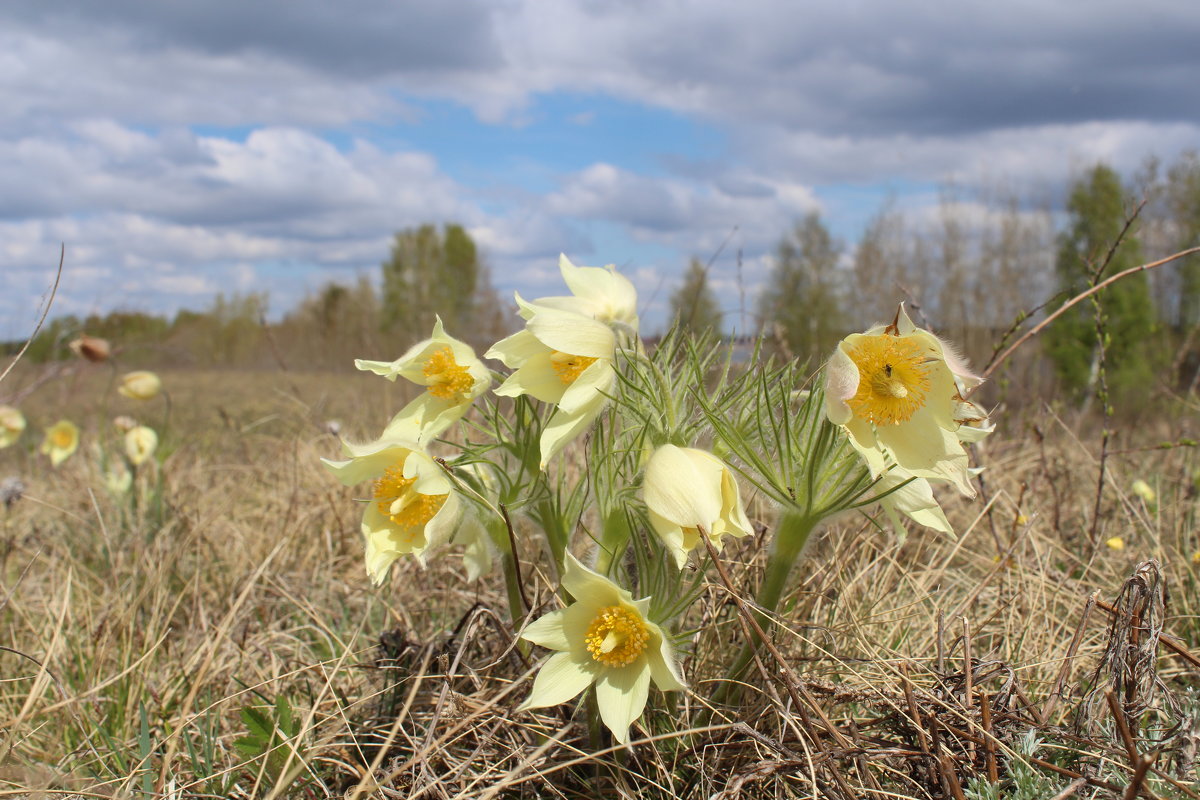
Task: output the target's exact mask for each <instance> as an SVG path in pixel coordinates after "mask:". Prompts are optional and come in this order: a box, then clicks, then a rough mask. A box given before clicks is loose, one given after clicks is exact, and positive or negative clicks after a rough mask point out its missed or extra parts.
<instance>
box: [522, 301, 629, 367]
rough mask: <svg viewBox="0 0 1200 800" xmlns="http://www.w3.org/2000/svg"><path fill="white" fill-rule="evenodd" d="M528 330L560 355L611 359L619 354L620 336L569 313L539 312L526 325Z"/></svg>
mask: <svg viewBox="0 0 1200 800" xmlns="http://www.w3.org/2000/svg"><path fill="white" fill-rule="evenodd" d="M526 330H528V331H529V332H530V333H532V334H533V335H534V336H536V337H537V338H538V341H540V342H542V344H544V345H546V346H547V347H549V348H550V349H551V350H557V351H558V352H560V353H569V354H571V355H573V356H586V357H588V358H607V359H611V358H612V357H613V353H614V352H615V351H616V346H617V337H616V334H614V333H613V332H612V328H610V327H608V326H607V325H605V324H604V323H603V322H597V321H596V320H594V319H588V318H587V317H584V316H582V315H580V314H572V313H571V312H569V311H558V310H556V309H552V308H541V309H538V312H537V313H536V314H535V315H534V316H533V318H532V319H530V320H529V322H527V323H526Z"/></svg>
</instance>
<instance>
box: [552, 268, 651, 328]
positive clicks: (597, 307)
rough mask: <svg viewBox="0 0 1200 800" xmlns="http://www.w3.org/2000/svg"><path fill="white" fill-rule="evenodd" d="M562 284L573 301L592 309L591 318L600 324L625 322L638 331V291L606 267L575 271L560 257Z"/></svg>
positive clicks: (626, 279)
mask: <svg viewBox="0 0 1200 800" xmlns="http://www.w3.org/2000/svg"><path fill="white" fill-rule="evenodd" d="M558 268H559V271H560V272H562V276H563V281H564V282H565V283H566V284H567V288H568V289H570V290H571V293H572V294H574V295H575V296H576V297H579V298H582V299H584V300H586V301H587V302H588V304H589V305H591V306H592V315H593V316H594V317H596V318H597V319H599V320H601V321H603V322H624V323H626V324H628V325H631V326H632V327H633V328H634V329H635V330H636V329H637V324H638V318H637V289H635V288H634V286H633V284H632V283H631V282H630V280H629V279H628V278H626V277H625V276H624V275H622V274H621V273H619V272H617V271H616V270H614V269H613V268H612V267H611V266H609V267H577V266H575V265H574V264H572V263H571V260H570V259H569V258H567V257H566V256H565V255H561V254H560V255H559V257H558Z"/></svg>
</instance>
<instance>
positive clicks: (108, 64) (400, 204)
mask: <svg viewBox="0 0 1200 800" xmlns="http://www.w3.org/2000/svg"><path fill="white" fill-rule="evenodd" d="M947 8H948V7H947V6H945V5H944V4H935V3H924V2H917V3H910V4H902V5H897V4H892V3H885V2H882V0H861V2H856V3H845V4H838V5H832V4H822V5H817V4H800V3H794V2H782V0H769V1H768V0H745V2H743V3H740V4H737V5H736V6H735V5H733V4H729V3H724V2H719V0H705V1H704V2H701V1H700V0H691V1H690V2H683V0H662V2H658V3H654V4H637V3H628V2H597V1H594V0H561V1H560V2H550V1H549V0H491V1H489V2H484V1H483V0H470V1H468V0H447V2H441V3H421V2H415V1H414V2H383V1H382V0H362V1H361V2H349V3H346V4H330V3H322V2H317V0H262V2H257V3H253V4H246V3H242V2H240V0H239V1H237V2H235V0H212V2H207V3H157V4H155V3H145V2H140V1H139V0H111V2H106V3H103V4H96V3H91V2H85V1H84V0H63V2H57V3H53V4H50V3H42V2H33V1H32V0H29V1H28V2H15V3H6V4H4V5H2V6H0V53H3V54H4V56H3V57H2V60H3V64H4V69H0V102H2V103H3V108H4V109H5V114H4V115H3V117H2V118H0V186H3V187H4V191H3V193H0V274H2V275H3V279H4V286H5V291H4V292H3V293H0V337H2V338H18V337H21V336H23V335H24V334H25V333H26V332H28V330H29V329H30V328H31V327H32V324H33V322H34V321H35V319H36V307H37V304H38V300H39V298H40V297H41V296H42V295H43V294H44V293H45V290H46V288H47V287H48V286H49V283H50V281H51V280H52V275H53V269H54V266H55V265H56V263H57V254H58V247H59V243H60V242H65V243H66V247H67V262H66V264H67V266H66V271H65V275H64V281H63V286H62V288H61V289H60V294H59V299H58V301H57V302H56V306H55V312H56V313H75V314H87V313H91V312H104V311H108V310H111V309H115V308H125V309H139V310H145V311H152V312H161V313H168V314H169V313H172V312H174V311H175V310H176V309H178V308H181V307H189V308H203V307H205V306H207V304H208V303H209V302H210V300H211V297H212V295H213V294H214V293H215V292H217V291H226V292H228V291H242V292H248V291H267V292H269V294H270V298H271V306H272V310H273V312H274V313H275V314H279V313H282V312H284V311H286V310H287V309H288V308H289V307H291V306H292V305H293V304H295V303H296V302H297V301H298V300H299V299H300V298H301V297H303V295H304V293H305V292H307V291H310V290H312V289H313V288H315V287H317V286H320V285H321V284H322V283H324V282H326V281H330V280H336V281H343V282H346V281H351V280H353V279H354V278H355V276H357V275H358V274H361V273H366V274H371V275H374V274H376V273H377V271H378V264H379V262H380V261H381V260H382V259H383V258H384V257H385V256H386V254H387V251H388V241H389V239H390V237H391V235H392V233H393V232H394V231H396V230H399V229H402V228H405V227H408V226H415V225H419V224H422V223H424V222H447V221H457V222H461V223H463V224H464V225H466V226H467V227H468V228H469V230H470V231H471V232H472V233H473V234H474V235H475V237H476V240H477V241H478V242H479V243H480V244H481V246H482V248H483V250H484V253H485V255H486V258H487V260H488V262H489V264H490V265H491V267H492V270H493V275H494V282H495V283H496V285H497V286H498V287H499V288H500V289H501V290H503V291H504V292H505V293H508V292H510V291H511V290H513V289H519V290H520V291H521V292H522V293H523V294H527V295H531V296H537V295H539V294H543V293H557V292H558V291H560V288H559V287H558V286H557V285H556V281H557V275H556V269H555V263H556V260H557V255H558V253H559V252H565V253H567V254H568V255H569V256H571V257H572V259H573V260H574V261H575V262H576V263H580V264H605V263H615V264H617V265H618V266H619V267H621V268H622V269H624V270H625V271H626V272H627V273H628V274H630V275H631V277H632V278H633V280H634V281H635V283H636V284H637V285H638V287H639V290H640V291H641V293H642V296H643V299H644V306H645V307H644V308H643V319H645V320H646V321H647V322H648V323H649V324H650V326H652V327H653V326H655V325H659V324H661V322H662V318H663V315H662V310H663V307H664V306H665V303H666V299H667V297H668V296H669V294H670V290H671V288H672V287H673V285H674V281H675V280H677V278H678V276H679V274H680V273H681V272H682V270H683V269H684V267H685V266H686V263H687V260H688V259H689V257H691V256H693V255H696V256H700V257H703V258H705V259H707V258H708V257H710V256H712V255H713V254H714V253H716V252H717V250H718V248H719V247H720V246H721V244H722V243H723V242H726V241H727V240H728V246H727V247H726V248H725V250H724V251H722V252H721V254H720V255H719V256H718V257H717V258H716V260H715V261H714V265H713V270H714V273H713V279H714V281H715V283H716V285H717V288H718V290H719V292H720V294H721V296H722V297H723V298H724V299H725V305H726V307H727V309H728V310H730V311H731V312H733V311H734V310H735V308H736V306H737V304H738V302H739V300H738V296H739V295H740V294H741V293H743V292H744V293H746V294H747V295H749V296H750V297H752V296H753V294H754V293H755V292H757V291H758V289H759V288H760V287H761V285H762V283H763V281H764V280H765V277H766V276H767V274H769V270H770V267H771V252H772V248H773V246H774V244H775V243H776V242H777V241H778V239H779V238H780V236H781V235H783V233H784V232H785V231H786V230H787V229H788V227H789V226H790V225H791V224H792V223H793V222H794V221H795V220H797V219H798V218H799V217H801V216H802V215H804V214H806V213H808V212H811V211H818V212H820V213H821V214H822V215H823V216H824V218H825V220H826V222H827V223H828V224H829V225H830V227H831V228H832V229H833V231H834V232H835V234H836V235H838V236H839V237H840V238H842V239H843V240H844V241H845V242H846V244H847V247H848V249H852V248H853V245H854V242H855V240H856V239H857V237H858V235H859V234H860V233H861V231H862V229H863V227H864V225H865V224H866V222H867V220H868V219H869V218H870V217H871V216H872V215H873V214H874V213H876V211H877V210H878V209H879V208H880V206H881V204H882V203H883V202H884V200H885V199H887V198H891V199H892V200H893V202H895V203H896V204H897V205H899V206H900V207H903V208H906V209H910V210H913V209H915V210H917V211H919V210H920V209H921V208H922V207H923V206H927V205H929V204H931V203H934V202H936V200H937V196H938V187H939V186H941V185H943V184H944V183H945V182H953V183H954V185H955V186H957V187H960V188H963V189H964V190H966V191H967V192H968V193H969V192H970V191H971V190H972V188H973V187H986V186H987V185H989V184H994V183H996V182H1004V183H1006V184H1007V185H1009V186H1014V187H1017V188H1018V189H1020V188H1021V187H1027V186H1028V187H1035V188H1036V189H1037V190H1038V191H1043V192H1044V191H1045V189H1046V188H1047V186H1049V187H1050V188H1051V190H1052V191H1051V194H1053V189H1054V188H1055V187H1059V188H1061V186H1062V185H1064V184H1065V183H1066V182H1067V181H1068V180H1069V179H1070V178H1071V176H1072V174H1073V173H1077V172H1078V171H1079V170H1080V169H1082V168H1083V167H1086V166H1088V165H1090V164H1091V163H1094V162H1095V161H1097V160H1104V161H1107V162H1109V163H1111V164H1113V165H1114V166H1116V167H1117V168H1118V169H1120V170H1122V171H1124V172H1126V173H1127V174H1128V173H1131V172H1132V171H1133V170H1134V169H1136V168H1137V167H1138V166H1139V164H1140V163H1141V162H1142V161H1143V159H1145V158H1146V157H1147V156H1149V155H1157V156H1159V157H1161V158H1164V159H1167V160H1170V159H1172V158H1174V157H1175V156H1176V155H1177V154H1178V153H1180V152H1181V151H1183V150H1184V149H1187V148H1195V147H1196V146H1198V145H1200V81H1197V80H1196V79H1195V78H1196V76H1197V75H1200V48H1197V47H1196V46H1195V42H1196V41H1200V7H1197V6H1196V4H1195V3H1193V2H1173V1H1168V0H1154V1H1153V2H1150V3H1148V4H1141V5H1139V6H1138V7H1137V8H1136V9H1135V8H1133V7H1132V6H1130V5H1129V4H1127V3H1122V2H1113V1H1110V0H1097V2H1094V3H1090V4H1089V5H1088V8H1087V13H1086V15H1081V14H1080V13H1079V11H1078V8H1079V6H1078V5H1077V4H1073V3H1066V2H1060V3H1046V2H1032V0H1029V1H1028V2H1024V1H1023V2H1012V3H1007V4H996V3H994V2H979V1H976V0H965V1H964V2H962V3H959V4H956V5H955V6H953V9H952V10H950V11H947ZM739 254H740V257H741V259H742V262H741V263H742V271H741V276H740V284H739V276H738V273H737V263H738V261H737V259H738V257H739Z"/></svg>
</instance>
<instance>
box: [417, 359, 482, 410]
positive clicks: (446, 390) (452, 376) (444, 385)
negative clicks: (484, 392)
mask: <svg viewBox="0 0 1200 800" xmlns="http://www.w3.org/2000/svg"><path fill="white" fill-rule="evenodd" d="M421 372H422V373H424V375H425V377H426V378H428V379H429V384H428V386H429V393H430V394H431V395H433V396H434V397H436V398H438V399H439V400H453V401H455V402H464V401H466V399H467V397H468V396H469V395H470V392H471V387H473V386H474V385H475V379H474V378H472V377H471V373H470V372H468V371H467V368H466V367H463V366H460V365H459V363H458V362H457V361H455V360H454V351H453V350H451V349H450V348H449V347H443V348H441V349H439V350H434V351H433V353H432V354H431V355H430V356H429V358H427V359H425V366H423V367H422V368H421Z"/></svg>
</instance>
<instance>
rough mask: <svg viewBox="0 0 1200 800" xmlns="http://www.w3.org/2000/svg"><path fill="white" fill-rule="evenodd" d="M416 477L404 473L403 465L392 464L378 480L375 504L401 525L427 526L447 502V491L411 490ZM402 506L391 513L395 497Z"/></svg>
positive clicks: (382, 512) (386, 515)
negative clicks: (425, 491) (424, 491)
mask: <svg viewBox="0 0 1200 800" xmlns="http://www.w3.org/2000/svg"><path fill="white" fill-rule="evenodd" d="M416 482H417V479H416V478H406V477H404V466H403V465H402V464H398V465H396V466H394V467H391V468H389V469H388V470H387V471H386V472H384V473H383V475H382V476H381V477H380V478H379V480H377V481H375V505H376V507H377V508H378V509H379V513H380V514H383V515H384V516H385V517H387V518H388V519H390V520H391V521H392V522H394V523H396V524H397V525H399V526H400V527H402V528H413V527H417V528H419V527H424V526H425V524H426V523H428V522H429V520H431V519H433V515H434V514H436V513H437V512H438V511H439V510H440V509H441V507H442V505H443V504H444V503H445V502H446V497H447V495H444V494H420V493H419V492H414V491H412V485H413V484H414V483H416ZM397 500H399V501H401V506H400V510H399V511H397V512H395V513H392V507H393V506H394V505H395V503H396V501H397Z"/></svg>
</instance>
